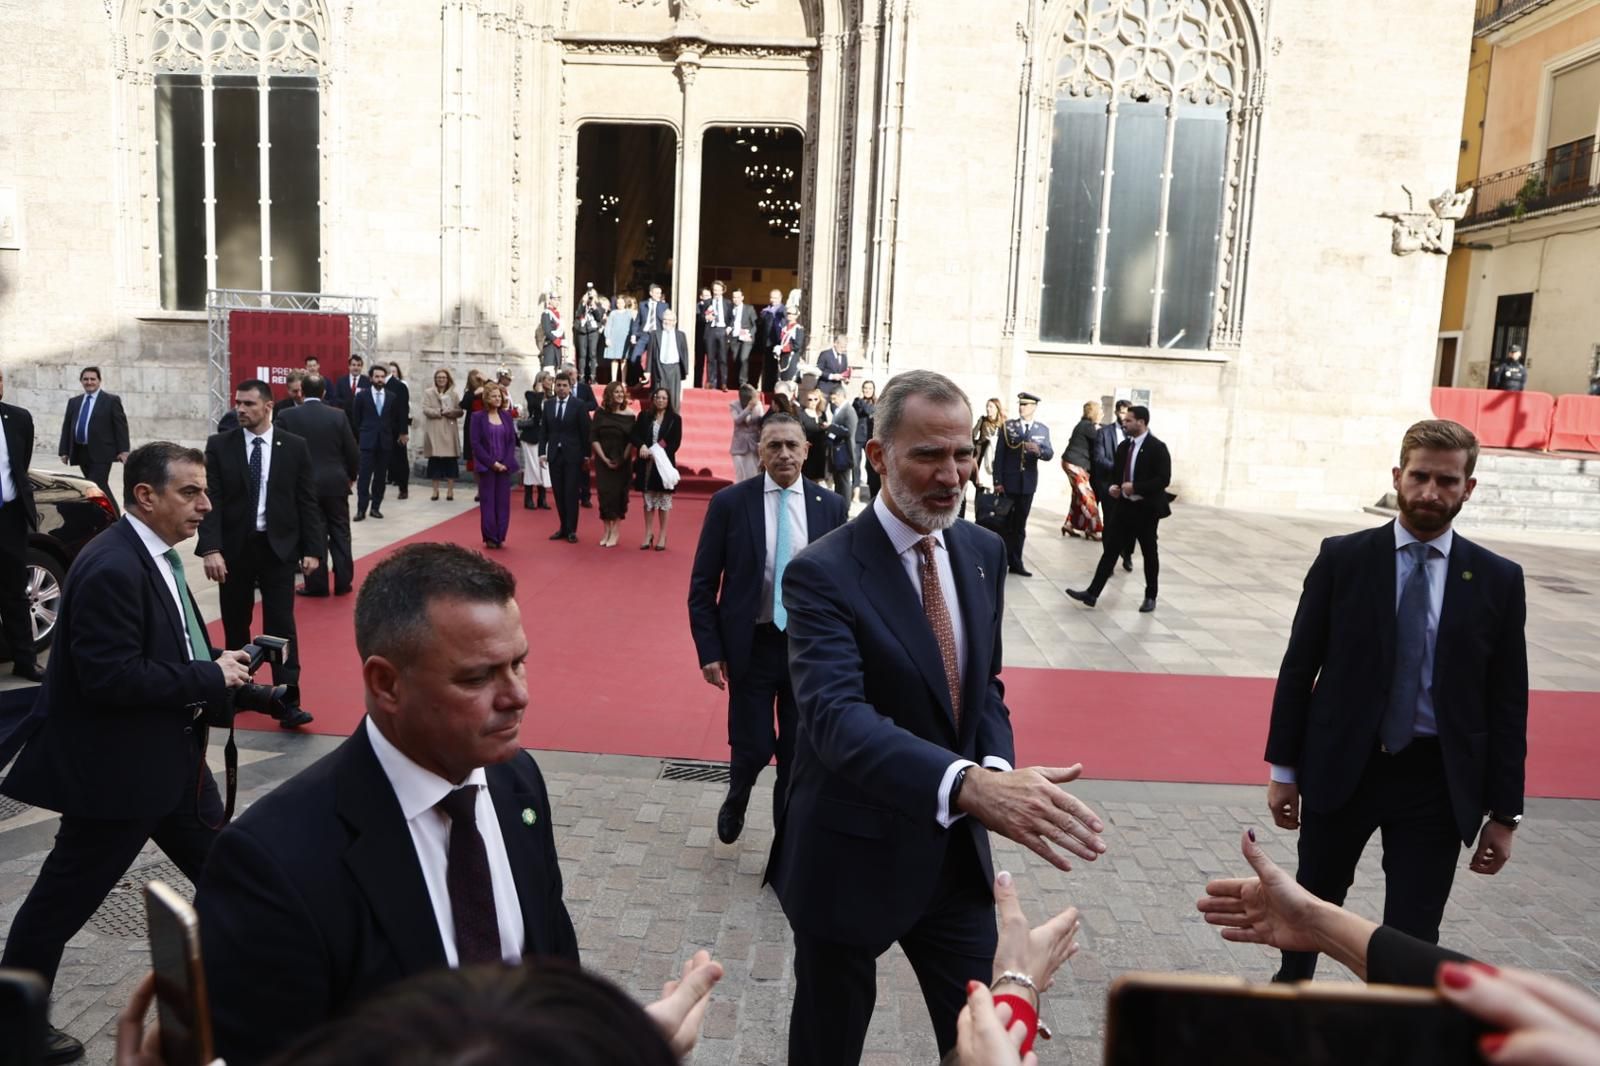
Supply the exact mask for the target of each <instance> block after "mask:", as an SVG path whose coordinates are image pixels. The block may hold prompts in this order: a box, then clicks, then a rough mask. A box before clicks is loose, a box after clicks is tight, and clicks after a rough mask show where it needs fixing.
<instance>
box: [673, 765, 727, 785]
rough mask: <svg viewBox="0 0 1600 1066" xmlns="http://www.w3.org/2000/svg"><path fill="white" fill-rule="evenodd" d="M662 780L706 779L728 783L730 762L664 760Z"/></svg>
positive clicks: (717, 782) (721, 783) (722, 783)
mask: <svg viewBox="0 0 1600 1066" xmlns="http://www.w3.org/2000/svg"><path fill="white" fill-rule="evenodd" d="M658 776H659V778H660V780H662V781H704V782H708V783H715V784H719V785H726V784H727V783H728V781H729V775H728V764H727V763H722V762H663V763H662V764H661V773H660V774H659V775H658Z"/></svg>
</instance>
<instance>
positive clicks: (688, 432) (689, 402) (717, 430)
mask: <svg viewBox="0 0 1600 1066" xmlns="http://www.w3.org/2000/svg"><path fill="white" fill-rule="evenodd" d="M738 398H739V394H738V393H737V392H733V391H730V390H721V389H684V390H683V410H682V412H681V413H682V415H683V444H682V445H680V446H679V448H678V468H679V469H680V470H682V471H683V480H682V481H680V482H679V483H678V491H679V492H680V493H685V492H686V493H695V494H702V493H703V494H706V495H709V494H711V493H713V492H716V491H717V490H718V489H720V488H722V487H723V486H725V485H731V484H732V483H733V456H732V455H730V454H729V453H728V444H729V442H731V441H732V440H733V412H732V410H731V409H730V408H729V404H732V403H733V402H734V401H736V400H738Z"/></svg>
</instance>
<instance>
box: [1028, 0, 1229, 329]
mask: <svg viewBox="0 0 1600 1066" xmlns="http://www.w3.org/2000/svg"><path fill="white" fill-rule="evenodd" d="M1245 17H1246V16H1245V15H1244V14H1243V13H1242V12H1241V11H1240V10H1239V7H1238V4H1237V3H1236V2H1235V0H1075V2H1074V3H1073V4H1071V5H1070V6H1069V7H1068V8H1067V10H1066V12H1065V13H1064V17H1063V20H1062V22H1061V23H1060V30H1059V32H1058V33H1057V34H1056V35H1055V37H1054V40H1053V42H1052V51H1051V52H1049V53H1047V56H1048V58H1049V59H1052V60H1053V61H1054V65H1053V67H1049V68H1047V69H1049V70H1051V72H1052V74H1051V82H1050V85H1049V90H1048V94H1047V97H1048V99H1049V100H1050V101H1051V104H1052V113H1051V119H1052V121H1051V125H1050V129H1049V133H1048V137H1049V145H1048V151H1049V177H1048V181H1047V190H1046V204H1045V216H1044V217H1045V226H1046V228H1045V233H1044V238H1043V264H1042V269H1041V278H1040V302H1039V319H1038V325H1039V337H1040V339H1041V340H1042V341H1046V342H1057V343H1069V344H1089V345H1105V346H1115V347H1136V348H1178V349H1210V348H1224V347H1231V346H1234V345H1236V344H1237V340H1238V330H1239V312H1240V310H1241V307H1242V300H1241V296H1242V294H1241V293H1240V292H1239V291H1238V290H1239V288H1240V281H1241V279H1242V252H1243V248H1244V246H1245V243H1246V241H1245V237H1244V233H1245V231H1246V229H1247V226H1246V225H1244V224H1243V223H1245V222H1247V219H1245V217H1244V216H1245V214H1246V211H1247V203H1248V190H1249V187H1250V185H1251V182H1252V180H1253V165H1254V136H1255V126H1256V122H1255V118H1256V116H1257V114H1258V112H1259V106H1258V101H1257V100H1255V99H1252V96H1253V94H1252V92H1251V88H1252V76H1253V75H1254V74H1255V71H1254V70H1252V66H1253V65H1254V56H1253V50H1252V49H1251V47H1250V43H1251V38H1250V35H1249V27H1248V24H1247V23H1246V22H1245V21H1244V19H1245Z"/></svg>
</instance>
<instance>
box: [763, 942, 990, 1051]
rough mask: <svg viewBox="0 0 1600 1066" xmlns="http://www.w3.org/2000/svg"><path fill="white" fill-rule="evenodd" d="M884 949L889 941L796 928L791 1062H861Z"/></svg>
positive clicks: (876, 996)
mask: <svg viewBox="0 0 1600 1066" xmlns="http://www.w3.org/2000/svg"><path fill="white" fill-rule="evenodd" d="M885 950H887V945H885V946H884V947H882V948H871V947H856V946H854V945H851V944H839V943H835V942H833V941H829V940H824V939H822V938H821V937H817V936H813V935H811V934H809V933H802V932H800V931H799V930H798V929H797V930H795V931H794V1006H793V1007H792V1008H791V1009H790V1012H789V1066H851V1064H852V1063H859V1062H860V1061H861V1049H862V1047H863V1046H864V1045H865V1044H866V1040H867V1028H868V1026H870V1025H871V1024H872V1008H873V1005H874V1004H875V1003H876V1001H877V998H878V982H877V971H878V963H877V960H878V956H879V955H881V954H883V952H884V951H885ZM965 990H966V986H965V985H963V986H962V991H963V992H965Z"/></svg>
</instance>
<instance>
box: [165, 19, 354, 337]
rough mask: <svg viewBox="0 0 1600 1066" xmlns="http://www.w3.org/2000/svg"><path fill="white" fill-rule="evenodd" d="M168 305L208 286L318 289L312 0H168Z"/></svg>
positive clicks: (194, 299) (317, 52)
mask: <svg viewBox="0 0 1600 1066" xmlns="http://www.w3.org/2000/svg"><path fill="white" fill-rule="evenodd" d="M152 14H153V16H154V21H153V25H152V27H151V30H150V35H149V38H148V40H149V42H150V65H151V68H152V69H153V70H154V72H155V105H156V106H155V118H156V149H157V150H156V171H157V173H156V180H157V188H158V196H159V200H160V203H159V215H158V218H159V229H160V239H161V305H162V306H163V307H165V308H170V309H177V310H197V309H200V308H203V307H204V306H205V298H206V290H207V289H209V288H223V289H276V290H281V291H291V292H318V291H320V289H321V265H320V263H321V254H322V252H321V212H320V210H319V207H318V198H319V190H320V188H321V176H320V173H319V159H318V139H319V125H320V114H321V111H320V106H319V99H318V95H319V83H318V74H319V72H320V67H321V62H322V48H323V26H324V25H325V22H324V18H323V12H322V7H321V5H320V4H319V3H317V2H316V0H158V2H157V3H155V4H154V5H153V12H152Z"/></svg>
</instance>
